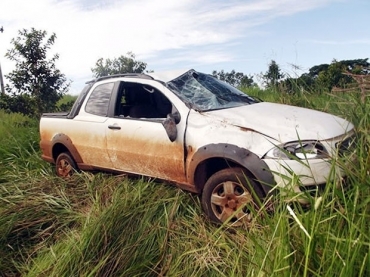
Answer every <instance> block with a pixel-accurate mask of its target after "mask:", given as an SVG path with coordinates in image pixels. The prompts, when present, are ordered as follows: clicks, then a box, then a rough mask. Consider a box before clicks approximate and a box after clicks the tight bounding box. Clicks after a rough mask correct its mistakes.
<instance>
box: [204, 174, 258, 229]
mask: <svg viewBox="0 0 370 277" xmlns="http://www.w3.org/2000/svg"><path fill="white" fill-rule="evenodd" d="M262 199H263V193H262V191H261V189H260V187H259V186H258V185H257V184H256V183H255V182H254V181H253V180H251V179H250V178H249V177H248V176H247V175H246V174H245V171H244V170H243V169H242V168H227V169H223V170H220V171H218V172H216V173H215V174H213V175H212V176H211V177H210V178H209V179H208V181H207V182H206V184H205V186H204V189H203V194H202V207H203V210H204V212H205V213H206V214H207V215H208V217H209V218H210V219H211V220H212V221H215V222H221V223H223V222H226V221H228V220H229V222H230V223H232V224H233V225H242V224H243V223H248V222H250V221H251V219H252V212H253V211H255V210H257V209H258V207H259V205H258V203H260V201H262Z"/></svg>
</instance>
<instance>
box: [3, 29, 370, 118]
mask: <svg viewBox="0 0 370 277" xmlns="http://www.w3.org/2000/svg"><path fill="white" fill-rule="evenodd" d="M55 40H56V34H55V33H53V34H51V36H48V34H47V32H46V31H42V30H36V29H34V28H31V30H30V31H28V30H26V29H23V30H21V31H19V32H18V37H17V38H14V39H12V40H11V45H12V48H11V49H10V50H8V51H7V53H6V54H5V57H6V58H8V59H10V60H11V61H14V62H15V69H14V70H13V71H12V72H10V73H9V74H8V75H5V78H7V80H8V84H7V85H6V86H5V91H6V92H3V93H2V94H1V95H0V109H3V110H5V111H8V112H19V113H22V114H25V115H28V116H32V117H39V116H41V114H42V113H43V112H54V111H58V110H59V109H68V108H69V107H70V105H71V104H72V103H67V104H64V105H62V106H58V105H57V103H58V101H59V100H61V99H62V98H63V97H64V96H65V95H66V93H67V92H68V89H69V87H70V84H71V81H70V80H67V78H66V76H65V74H63V73H62V72H61V71H60V70H59V69H57V68H56V66H55V63H56V61H57V60H58V59H59V55H58V54H55V55H53V56H52V57H51V58H49V56H48V51H49V49H50V48H51V47H52V46H53V44H54V43H55ZM91 71H92V73H93V76H94V77H96V78H97V77H102V76H107V75H112V74H119V73H145V72H149V71H148V70H147V63H145V62H142V61H139V60H137V59H136V57H135V54H134V53H132V52H128V53H127V54H126V55H121V56H120V57H118V58H113V59H109V58H107V59H104V58H100V59H98V60H97V62H96V63H95V66H94V67H93V68H91ZM212 75H213V76H214V77H216V78H218V79H220V80H222V81H225V82H227V83H229V84H230V85H232V86H235V87H239V88H250V87H257V83H256V82H255V80H254V77H255V76H252V75H246V74H244V73H242V72H236V71H235V70H232V71H230V72H225V71H224V70H220V71H217V70H213V71H212ZM353 75H356V76H357V75H370V64H369V62H368V58H364V59H354V60H342V61H337V60H333V61H332V62H331V63H330V64H320V65H316V66H313V67H311V68H310V69H309V70H308V72H307V73H303V74H302V75H300V76H298V77H291V76H288V75H286V74H284V73H283V72H282V70H281V68H280V66H279V65H278V64H277V63H276V62H275V61H274V60H272V61H271V62H270V63H269V65H268V69H267V71H266V72H265V73H261V74H260V75H259V77H261V79H262V81H263V88H262V89H270V90H273V91H275V92H277V93H290V94H293V93H297V92H309V93H323V92H330V91H332V90H333V89H334V88H342V89H346V88H347V87H351V85H352V84H353V83H355V82H356V80H355V78H353Z"/></svg>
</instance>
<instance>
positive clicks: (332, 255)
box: [0, 92, 370, 276]
mask: <svg viewBox="0 0 370 277" xmlns="http://www.w3.org/2000/svg"><path fill="white" fill-rule="evenodd" d="M255 93H260V97H261V98H265V99H266V98H267V99H268V98H270V99H269V100H271V99H272V98H273V100H274V101H275V102H280V103H281V102H283V103H287V104H295V105H300V106H304V107H310V108H316V109H320V110H323V111H328V112H332V113H335V114H338V115H341V116H344V117H346V118H348V119H349V120H351V121H352V122H354V123H355V125H356V130H357V136H358V143H357V145H356V159H351V160H348V159H347V160H339V161H337V163H338V164H339V165H342V167H343V169H344V170H345V171H346V174H347V176H348V177H347V179H346V180H342V179H340V178H338V177H335V178H334V180H333V181H331V182H329V183H328V184H327V185H326V186H325V188H324V189H323V191H322V193H321V194H320V195H317V197H316V198H313V200H312V205H311V208H310V209H307V208H304V207H302V206H299V205H296V204H294V203H290V202H288V201H287V198H286V197H288V196H284V194H281V195H279V198H280V199H278V201H276V204H275V210H274V212H273V213H271V214H269V215H268V216H266V215H265V216H260V217H256V218H255V219H254V221H253V222H252V224H251V226H249V228H233V227H230V226H227V225H225V226H218V225H215V224H213V223H211V222H210V221H209V220H208V219H207V218H206V217H205V216H204V215H203V213H202V211H201V209H200V204H199V198H198V196H196V195H193V194H190V193H187V192H184V191H182V190H180V189H177V188H175V187H173V186H171V185H168V184H164V183H159V182H155V181H153V180H150V179H144V178H136V179H134V178H128V177H126V176H112V175H108V174H90V173H83V172H82V173H79V174H76V175H74V176H73V178H71V179H70V180H68V181H64V180H61V179H59V178H56V177H54V174H53V172H52V167H51V166H49V165H48V164H46V163H44V162H43V161H41V159H40V158H39V155H40V153H39V149H38V135H37V122H36V123H35V122H32V121H28V119H27V118H24V117H19V116H18V115H7V114H4V113H1V112H0V113H1V114H0V115H1V118H2V119H3V120H2V123H0V134H1V136H0V140H1V142H2V148H1V152H0V157H1V161H0V169H1V172H0V255H1V259H0V275H1V276H369V274H370V254H369V253H370V235H369V230H370V228H369V227H370V226H369V222H370V173H369V172H370V155H369V153H370V152H369V151H370V134H369V129H370V104H369V102H368V100H366V102H365V103H362V102H361V101H360V100H359V98H358V97H357V96H356V94H347V95H322V96H319V97H318V96H315V95H310V94H305V95H301V96H299V95H294V96H291V95H281V94H280V95H279V94H276V93H275V94H273V93H270V94H268V95H261V94H262V92H255ZM263 93H266V92H263ZM257 96H258V95H257ZM25 122H27V123H25ZM335 170H336V167H334V166H333V176H336V174H335V172H334V171H335Z"/></svg>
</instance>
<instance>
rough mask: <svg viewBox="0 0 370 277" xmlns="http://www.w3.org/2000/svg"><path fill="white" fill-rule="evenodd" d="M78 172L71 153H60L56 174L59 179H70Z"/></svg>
mask: <svg viewBox="0 0 370 277" xmlns="http://www.w3.org/2000/svg"><path fill="white" fill-rule="evenodd" d="M76 170H77V166H76V162H75V161H74V160H73V158H72V155H71V153H69V152H63V153H60V154H59V155H58V157H57V160H56V161H55V172H56V174H57V175H58V176H59V177H62V178H69V177H71V176H72V175H73V173H74V172H75V171H76Z"/></svg>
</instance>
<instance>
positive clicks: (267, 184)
mask: <svg viewBox="0 0 370 277" xmlns="http://www.w3.org/2000/svg"><path fill="white" fill-rule="evenodd" d="M211 158H224V159H225V160H227V161H230V162H233V163H236V164H239V165H241V166H242V167H243V168H245V169H246V170H247V171H249V172H250V173H251V174H252V175H253V177H254V178H255V179H256V180H257V182H258V183H259V184H260V185H261V188H262V189H263V191H264V193H265V195H267V194H268V193H269V192H270V190H272V188H273V187H274V185H275V180H274V177H273V175H272V173H271V171H270V169H269V167H268V166H267V164H266V163H265V162H264V161H263V160H262V159H260V158H259V157H258V156H257V155H256V154H254V153H253V152H251V151H249V150H248V149H245V148H241V147H238V146H236V145H232V144H227V143H218V144H208V145H205V146H203V147H201V148H199V149H198V151H197V152H195V154H194V155H193V157H192V158H191V161H190V164H189V167H188V171H187V177H188V180H189V181H190V182H191V183H192V184H194V185H195V184H196V181H197V180H195V178H196V176H195V175H196V170H197V167H198V166H199V165H200V164H201V163H202V162H203V161H205V160H207V159H211ZM274 191H275V190H274Z"/></svg>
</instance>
